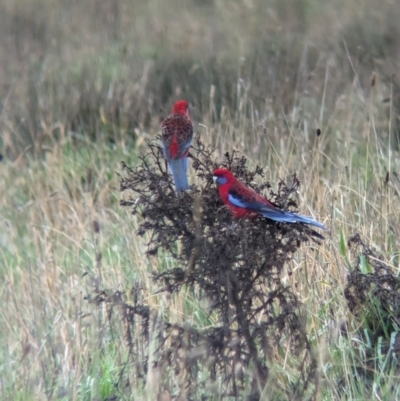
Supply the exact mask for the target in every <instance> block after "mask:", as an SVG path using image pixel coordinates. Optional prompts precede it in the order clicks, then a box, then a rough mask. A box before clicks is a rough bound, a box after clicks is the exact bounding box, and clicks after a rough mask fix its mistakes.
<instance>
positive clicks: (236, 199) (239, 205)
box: [213, 168, 326, 230]
mask: <svg viewBox="0 0 400 401" xmlns="http://www.w3.org/2000/svg"><path fill="white" fill-rule="evenodd" d="M213 180H214V182H215V183H216V184H217V186H218V191H219V196H220V197H221V200H222V202H223V203H224V204H225V205H226V206H228V207H229V209H230V210H231V211H232V213H233V214H234V216H235V217H236V218H243V217H256V216H258V215H260V216H263V217H266V218H267V219H271V220H274V221H278V222H282V223H304V224H309V225H312V226H315V227H318V228H322V229H324V230H325V229H326V227H325V226H324V225H323V224H322V223H319V222H318V221H316V220H314V219H313V218H311V217H307V216H303V215H301V214H296V213H292V212H286V211H284V210H280V209H278V208H277V207H276V206H274V205H273V204H272V203H271V202H270V201H269V200H268V199H266V198H264V197H263V196H262V195H260V194H258V193H257V192H256V191H254V190H253V189H251V188H249V187H247V186H246V185H244V184H243V183H242V182H240V181H239V180H238V179H237V178H236V177H235V176H234V175H233V173H232V172H231V171H229V170H226V169H223V168H219V169H216V170H215V171H214V173H213Z"/></svg>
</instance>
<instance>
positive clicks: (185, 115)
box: [161, 100, 193, 192]
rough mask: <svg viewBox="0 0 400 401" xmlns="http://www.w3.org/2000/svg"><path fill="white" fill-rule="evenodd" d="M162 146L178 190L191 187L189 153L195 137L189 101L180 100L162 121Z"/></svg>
mask: <svg viewBox="0 0 400 401" xmlns="http://www.w3.org/2000/svg"><path fill="white" fill-rule="evenodd" d="M161 133H162V148H163V152H164V157H165V160H166V161H167V163H168V166H169V170H170V172H171V174H172V177H173V178H174V183H175V190H176V192H181V191H186V190H188V189H189V182H188V177H187V169H188V153H189V148H190V144H191V142H192V139H193V124H192V121H191V119H190V117H189V103H188V102H187V101H186V100H178V101H177V102H176V103H175V104H174V106H173V108H172V113H171V114H170V115H169V116H168V117H167V118H166V119H165V120H164V121H163V122H162V123H161Z"/></svg>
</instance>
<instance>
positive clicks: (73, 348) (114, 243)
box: [0, 0, 400, 400]
mask: <svg viewBox="0 0 400 401" xmlns="http://www.w3.org/2000/svg"><path fill="white" fill-rule="evenodd" d="M0 11H1V12H0V54H1V59H2V60H4V61H3V62H2V65H1V68H0V99H1V114H0V127H1V128H0V129H1V137H0V152H1V154H2V155H3V156H4V159H3V161H2V162H1V163H0V175H1V179H0V193H1V195H2V196H1V198H0V205H1V208H0V224H1V229H0V244H1V249H0V252H1V256H0V260H1V266H2V267H1V269H0V274H1V277H2V280H1V281H2V285H1V290H0V293H1V299H2V307H1V317H0V331H1V336H0V367H1V381H0V393H1V398H2V399H7V400H17V399H20V400H29V399H49V400H52V399H83V400H95V399H107V397H111V396H117V397H119V398H121V399H142V398H143V399H151V396H150V395H149V394H150V393H149V392H148V391H150V390H149V387H147V388H146V387H144V388H143V389H142V388H140V386H137V387H135V386H132V385H130V382H129V369H132V365H131V364H130V362H129V359H128V354H127V349H126V348H125V347H124V341H123V332H122V331H121V330H120V326H119V323H118V321H114V320H113V321H112V322H113V323H112V325H111V326H109V324H111V323H110V322H111V320H109V316H108V315H107V310H106V309H103V310H102V309H100V310H96V308H94V307H93V305H92V303H91V299H90V297H89V298H88V297H87V294H90V293H91V292H92V289H93V288H100V289H108V290H116V289H119V290H121V291H124V290H126V289H127V288H129V286H130V285H132V283H134V282H136V281H140V282H142V283H144V286H145V289H146V290H145V291H144V295H143V296H144V299H145V300H146V302H147V303H148V305H150V306H151V307H153V308H154V309H155V310H161V311H163V313H164V312H165V313H167V312H168V313H169V314H170V318H171V319H175V320H176V321H182V320H192V321H195V322H197V323H198V324H210V322H207V323H205V322H204V321H202V320H201V319H199V317H198V315H199V314H198V313H195V312H196V311H197V310H201V305H200V303H199V301H198V300H197V299H193V298H192V295H191V294H189V293H187V294H183V293H182V294H181V295H180V296H179V297H176V298H173V299H172V300H166V299H165V298H164V297H163V296H162V295H155V292H156V289H155V288H153V283H152V281H151V279H150V275H149V273H150V272H151V271H153V270H162V269H165V268H166V267H171V266H173V261H171V260H170V259H168V258H164V259H163V258H160V259H151V260H148V259H147V258H145V257H144V256H143V255H144V251H145V243H144V242H143V241H142V240H140V239H138V238H137V236H136V235H135V227H136V226H137V224H136V223H137V222H136V220H135V218H132V217H130V216H129V215H128V214H127V213H126V211H124V210H121V208H120V207H119V206H118V199H119V198H120V194H119V191H118V187H119V177H118V173H119V171H120V170H119V162H120V161H121V160H124V161H125V162H127V163H128V164H132V165H134V164H135V163H136V162H137V155H139V154H141V153H142V152H143V151H144V146H145V143H144V139H145V138H147V137H151V138H152V137H154V136H155V135H156V134H157V133H158V130H159V122H160V120H161V119H162V118H163V117H164V116H166V115H167V114H168V112H169V109H170V106H171V104H172V103H173V101H174V100H175V99H177V98H178V97H185V98H187V99H189V100H190V102H191V103H192V106H193V107H192V115H193V118H194V120H195V122H196V124H197V125H196V131H198V132H200V133H201V136H202V138H203V140H204V141H205V142H206V143H210V144H213V145H214V146H215V147H216V153H215V157H216V159H217V160H218V159H221V158H222V155H223V153H224V152H225V151H228V150H232V149H236V150H239V151H240V152H243V154H244V155H245V156H246V157H247V158H248V159H249V162H250V163H251V164H254V165H255V164H260V165H263V166H267V176H266V179H267V180H268V181H270V182H271V183H273V184H275V185H276V184H277V182H278V180H279V179H280V178H282V179H284V180H285V179H287V178H288V177H289V176H290V174H291V173H293V172H294V171H296V172H297V173H298V175H299V178H300V180H301V182H302V187H301V190H300V194H299V196H300V201H301V211H302V212H303V213H304V214H310V215H314V216H316V217H317V218H318V219H319V220H321V221H323V222H324V223H325V224H326V225H328V226H329V228H330V231H329V234H328V239H327V240H326V241H325V242H324V244H323V245H322V246H321V247H320V249H319V250H318V251H315V250H314V248H312V247H303V249H302V251H301V252H299V253H298V254H297V255H296V256H295V258H294V259H293V261H292V266H291V271H292V272H293V274H292V275H287V276H286V278H285V279H286V280H287V283H288V285H290V286H292V288H293V290H294V291H295V292H296V294H298V296H299V297H300V299H301V300H302V301H303V303H304V305H305V308H306V310H307V312H308V313H307V328H308V332H309V335H310V338H311V339H312V340H313V344H314V346H315V350H316V353H317V356H318V361H319V373H320V390H319V396H320V398H321V399H332V400H334V399H346V400H347V399H376V398H379V399H395V398H396V397H398V394H397V392H398V390H397V388H398V386H397V383H398V372H397V371H396V370H395V369H394V370H390V371H387V370H385V369H384V368H382V366H381V365H379V366H378V364H377V365H376V367H375V369H376V371H377V374H376V375H375V376H374V379H373V380H372V383H366V382H365V380H358V377H357V375H355V374H354V370H353V369H352V366H354V364H355V362H354V361H357V363H358V364H360V365H362V363H363V362H362V353H363V350H364V346H365V344H363V343H362V342H361V340H360V338H359V337H358V336H357V335H356V330H357V329H358V327H356V326H355V324H356V323H355V322H356V321H355V320H354V319H353V317H352V315H351V314H350V313H349V311H348V309H347V305H346V300H345V298H344V296H343V291H344V287H345V285H346V273H347V269H349V268H350V267H351V265H352V264H354V263H355V256H354V254H353V253H352V252H351V250H350V249H349V248H348V247H347V245H346V240H347V238H348V237H349V236H350V235H352V234H353V233H354V232H359V233H360V234H361V235H362V237H363V238H364V240H365V241H367V242H368V243H369V244H371V245H372V246H373V247H375V248H376V249H377V250H378V252H379V253H381V254H382V255H383V256H384V258H385V259H386V260H387V261H388V263H389V264H390V265H391V267H392V268H393V271H395V272H396V273H397V271H398V268H399V259H398V248H399V241H398V238H399V234H400V232H399V231H400V224H399V217H398V216H399V215H400V213H399V202H398V196H399V191H400V180H399V177H398V175H397V172H398V171H399V168H400V161H399V152H398V148H399V143H398V142H399V135H400V134H399V117H398V116H399V109H400V103H399V102H400V77H399V75H398V70H399V68H398V67H399V62H400V59H399V40H400V39H399V28H398V24H397V21H398V20H399V16H400V8H399V6H398V4H397V3H396V2H394V1H385V2H383V3H382V4H380V5H379V7H378V6H377V5H376V3H375V2H372V1H370V0H365V1H361V0H360V1H356V2H344V1H340V0H336V1H333V2H327V1H326V2H325V1H324V2H315V1H311V0H307V1H306V0H303V1H299V2H296V1H291V0H285V1H279V2H273V1H269V2H264V1H261V0H260V1H256V0H249V1H247V0H246V1H245V0H235V1H229V2H224V1H219V2H217V1H207V2H199V1H194V0H193V1H190V2H184V1H180V0H173V1H170V2H168V3H166V2H162V1H158V0H155V1H149V2H145V1H138V0H136V1H133V2H116V1H112V0H109V1H104V2H101V4H100V3H99V2H95V1H86V2H69V1H59V2H57V3H54V2H48V1H47V0H35V1H33V0H22V1H19V2H17V3H16V2H14V1H11V0H10V1H8V0H5V1H3V2H2V4H1V5H0ZM317 129H320V130H321V135H320V136H317ZM85 297H86V298H85ZM188 305H190V306H191V307H188ZM343 322H347V327H348V332H349V333H350V334H349V336H348V337H345V336H342V335H340V333H341V327H342V323H343ZM214 323H215V322H214ZM110 327H111V329H110ZM127 363H128V365H126V364H127ZM380 369H381V370H380ZM121 372H123V373H121ZM127 372H128V373H127ZM272 372H273V373H272V376H271V381H273V380H281V381H282V382H285V381H290V376H291V375H295V374H296V372H288V371H285V366H284V365H282V364H277V365H276V366H275V367H274V369H273V371H272ZM124 375H128V376H124ZM121 377H122V378H123V379H124V381H123V384H122V382H121V381H120V380H121ZM171 377H172V379H171V380H173V373H171ZM149 379H150V382H151V380H156V379H157V378H154V377H153V378H149ZM383 379H384V380H383ZM115 383H119V384H118V386H115ZM166 396H167V395H166ZM149 397H150V398H149ZM272 397H273V395H271V398H272ZM393 397H394V398H393ZM109 399H111V398H109ZM165 399H168V398H165ZM276 399H279V396H278V395H277V396H276Z"/></svg>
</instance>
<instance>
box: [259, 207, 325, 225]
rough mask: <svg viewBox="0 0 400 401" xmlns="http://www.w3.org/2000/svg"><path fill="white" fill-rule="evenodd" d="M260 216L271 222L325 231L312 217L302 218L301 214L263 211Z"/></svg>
mask: <svg viewBox="0 0 400 401" xmlns="http://www.w3.org/2000/svg"><path fill="white" fill-rule="evenodd" d="M261 214H262V215H263V216H264V217H266V218H268V219H271V220H275V221H279V222H282V223H304V224H309V225H311V226H315V227H318V228H322V229H323V230H326V229H327V228H326V227H325V226H324V225H323V224H322V223H320V222H318V221H317V220H314V219H313V218H312V217H307V216H303V215H301V214H295V213H290V212H284V211H283V210H269V209H268V210H263V211H261Z"/></svg>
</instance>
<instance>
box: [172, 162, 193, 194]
mask: <svg viewBox="0 0 400 401" xmlns="http://www.w3.org/2000/svg"><path fill="white" fill-rule="evenodd" d="M169 169H170V172H171V174H172V176H173V177H174V182H175V190H176V192H181V191H186V190H188V189H189V182H188V177H187V169H188V159H187V157H182V158H180V159H172V160H170V161H169Z"/></svg>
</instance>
